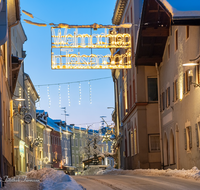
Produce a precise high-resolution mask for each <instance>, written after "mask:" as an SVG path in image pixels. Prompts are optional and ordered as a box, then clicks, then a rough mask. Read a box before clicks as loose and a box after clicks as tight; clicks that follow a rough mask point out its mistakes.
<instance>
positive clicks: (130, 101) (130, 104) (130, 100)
mask: <svg viewBox="0 0 200 190" xmlns="http://www.w3.org/2000/svg"><path fill="white" fill-rule="evenodd" d="M129 92H130V98H129V108H131V107H132V89H131V85H130V89H129Z"/></svg>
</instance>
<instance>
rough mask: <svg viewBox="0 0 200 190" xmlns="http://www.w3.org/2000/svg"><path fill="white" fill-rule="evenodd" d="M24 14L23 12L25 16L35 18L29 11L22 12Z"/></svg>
mask: <svg viewBox="0 0 200 190" xmlns="http://www.w3.org/2000/svg"><path fill="white" fill-rule="evenodd" d="M22 12H23V13H24V14H26V15H27V16H29V17H31V18H33V15H32V14H31V13H29V12H27V11H25V10H22Z"/></svg>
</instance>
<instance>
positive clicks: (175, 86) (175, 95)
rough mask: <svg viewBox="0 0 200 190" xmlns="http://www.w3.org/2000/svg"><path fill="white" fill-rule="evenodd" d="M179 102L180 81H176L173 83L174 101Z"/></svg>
mask: <svg viewBox="0 0 200 190" xmlns="http://www.w3.org/2000/svg"><path fill="white" fill-rule="evenodd" d="M177 100H178V80H177V79H176V80H175V82H174V83H173V101H174V102H176V101H177Z"/></svg>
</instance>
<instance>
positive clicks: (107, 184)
mask: <svg viewBox="0 0 200 190" xmlns="http://www.w3.org/2000/svg"><path fill="white" fill-rule="evenodd" d="M85 178H87V179H91V180H94V181H97V182H99V183H101V184H103V185H106V186H108V187H110V188H111V189H113V190H122V189H120V188H118V187H115V186H114V185H112V184H110V183H107V182H105V181H102V180H99V179H96V178H95V179H94V178H92V177H85Z"/></svg>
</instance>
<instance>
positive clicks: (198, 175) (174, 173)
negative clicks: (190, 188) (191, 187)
mask: <svg viewBox="0 0 200 190" xmlns="http://www.w3.org/2000/svg"><path fill="white" fill-rule="evenodd" d="M97 174H98V175H105V174H106V175H137V174H140V175H152V176H159V175H160V176H170V177H181V178H188V179H196V180H200V170H199V169H198V168H197V167H196V166H195V167H193V168H192V169H191V170H184V169H182V170H177V169H175V170H171V169H167V170H158V169H136V170H121V169H119V170H117V169H112V170H107V169H106V170H104V171H99V172H98V173H97Z"/></svg>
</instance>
